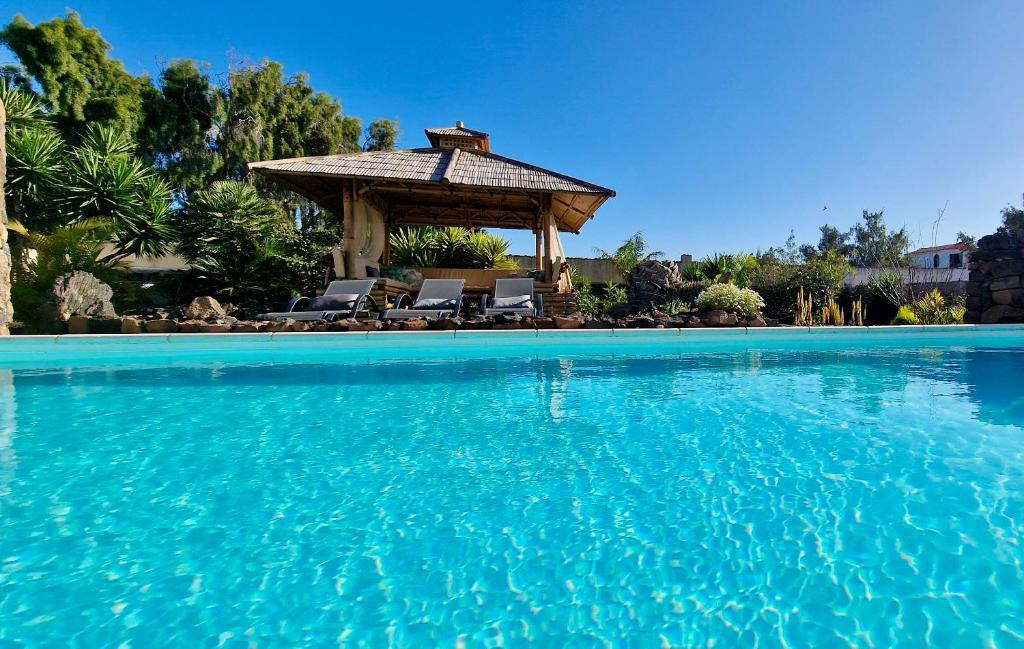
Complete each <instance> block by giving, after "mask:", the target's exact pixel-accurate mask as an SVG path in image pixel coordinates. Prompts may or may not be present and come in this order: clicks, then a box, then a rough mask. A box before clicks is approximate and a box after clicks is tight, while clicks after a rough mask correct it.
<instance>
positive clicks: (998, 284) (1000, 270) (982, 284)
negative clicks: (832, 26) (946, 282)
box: [964, 234, 1024, 324]
mask: <svg viewBox="0 0 1024 649" xmlns="http://www.w3.org/2000/svg"><path fill="white" fill-rule="evenodd" d="M969 268H970V271H971V272H970V276H969V278H968V282H967V315H966V317H965V318H964V320H965V321H966V322H970V323H981V324H1003V323H1011V322H1024V239H1022V238H1021V237H1019V236H1016V235H1011V234H990V235H989V236H987V237H982V238H981V239H980V240H979V241H978V251H977V252H975V253H974V254H973V255H972V257H971V262H970V265H969Z"/></svg>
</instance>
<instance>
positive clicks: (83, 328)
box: [68, 315, 89, 334]
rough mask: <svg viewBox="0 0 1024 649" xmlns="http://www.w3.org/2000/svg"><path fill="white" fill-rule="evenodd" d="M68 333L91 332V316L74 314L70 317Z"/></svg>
mask: <svg viewBox="0 0 1024 649" xmlns="http://www.w3.org/2000/svg"><path fill="white" fill-rule="evenodd" d="M68 333H69V334H87V333H89V316H87V315H73V316H69V317H68Z"/></svg>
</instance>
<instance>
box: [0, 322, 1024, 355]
mask: <svg viewBox="0 0 1024 649" xmlns="http://www.w3.org/2000/svg"><path fill="white" fill-rule="evenodd" d="M997 331H998V332H1010V331H1024V324H964V325H883V326H873V327H849V326H847V327H843V326H827V327H695V328H663V329H657V328H652V329H610V328H609V329H603V328H602V329H585V328H579V329H490V330H488V329H476V330H474V329H458V330H456V329H453V330H441V331H430V330H427V331H302V332H298V331H274V332H270V331H266V332H252V333H230V332H228V333H140V334H35V335H14V336H4V337H0V351H2V350H3V347H5V346H15V345H17V344H18V343H22V342H23V343H29V344H31V343H46V342H51V343H54V344H58V345H59V344H62V343H64V344H67V343H75V342H97V341H104V342H108V343H112V344H114V343H116V344H139V343H150V344H153V343H155V342H157V341H160V340H163V341H166V342H168V343H175V342H186V341H196V342H198V341H216V340H222V341H229V340H234V341H238V342H243V341H248V342H254V341H268V342H269V341H274V340H281V341H285V340H292V341H295V340H312V339H322V340H339V341H340V340H345V339H362V340H370V339H376V340H388V339H390V340H396V339H408V340H410V341H411V340H417V341H420V342H426V341H428V340H458V339H466V340H471V339H486V338H488V337H503V338H515V337H522V338H531V337H533V338H557V337H560V336H565V337H592V338H632V337H639V336H646V337H673V336H685V337H693V338H704V337H708V338H710V337H735V336H755V337H769V336H780V335H781V336H806V335H812V336H825V335H840V334H845V335H851V334H852V335H856V336H872V335H886V334H889V335H891V334H896V335H912V334H915V333H931V334H942V333H968V332H997Z"/></svg>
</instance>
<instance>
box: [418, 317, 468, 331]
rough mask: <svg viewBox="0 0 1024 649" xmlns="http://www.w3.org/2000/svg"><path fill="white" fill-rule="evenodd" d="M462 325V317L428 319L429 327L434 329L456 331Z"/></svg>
mask: <svg viewBox="0 0 1024 649" xmlns="http://www.w3.org/2000/svg"><path fill="white" fill-rule="evenodd" d="M461 326H462V318H458V317H455V318H438V319H436V320H428V321H427V328H428V329H431V330H433V331H454V330H455V329H459V328H461Z"/></svg>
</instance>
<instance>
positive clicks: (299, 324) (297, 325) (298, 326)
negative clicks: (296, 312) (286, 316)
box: [288, 320, 309, 332]
mask: <svg viewBox="0 0 1024 649" xmlns="http://www.w3.org/2000/svg"><path fill="white" fill-rule="evenodd" d="M289 322H291V324H290V325H288V328H289V329H291V330H292V331H298V332H303V331H309V323H308V322H303V321H302V320H289Z"/></svg>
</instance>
